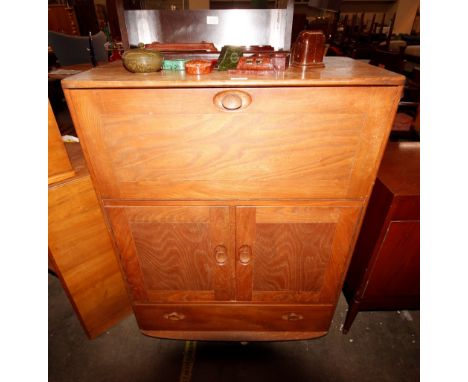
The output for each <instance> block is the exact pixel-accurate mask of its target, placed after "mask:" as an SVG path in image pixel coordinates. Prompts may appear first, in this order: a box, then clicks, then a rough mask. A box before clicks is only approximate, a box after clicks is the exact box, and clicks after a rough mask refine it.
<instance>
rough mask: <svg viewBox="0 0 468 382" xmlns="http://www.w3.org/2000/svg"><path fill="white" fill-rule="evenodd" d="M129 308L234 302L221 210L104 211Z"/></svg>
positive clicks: (227, 231) (226, 213) (228, 235)
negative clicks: (131, 304)
mask: <svg viewBox="0 0 468 382" xmlns="http://www.w3.org/2000/svg"><path fill="white" fill-rule="evenodd" d="M106 211H107V214H108V217H109V221H110V224H111V227H112V231H113V235H114V238H115V242H116V245H117V247H118V253H119V258H120V261H121V264H122V268H123V270H124V273H125V277H126V280H127V283H128V287H129V291H130V294H131V297H132V300H133V302H134V303H171V302H190V301H194V302H196V301H200V302H203V301H232V300H234V299H235V270H234V269H235V263H234V250H233V247H234V230H235V229H234V228H233V227H232V224H231V222H233V221H234V219H230V208H229V207H224V206H221V207H219V206H174V205H171V206H108V207H106Z"/></svg>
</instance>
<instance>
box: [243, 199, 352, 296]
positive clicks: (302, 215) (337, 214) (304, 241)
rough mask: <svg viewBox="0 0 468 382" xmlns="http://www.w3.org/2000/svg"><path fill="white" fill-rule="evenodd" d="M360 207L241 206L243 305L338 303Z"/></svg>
mask: <svg viewBox="0 0 468 382" xmlns="http://www.w3.org/2000/svg"><path fill="white" fill-rule="evenodd" d="M360 211H361V208H360V207H330V206H327V207H317V206H289V207H237V208H236V279H237V298H238V300H240V301H254V302H268V303H271V302H285V303H334V302H335V301H336V299H337V297H338V294H339V291H340V289H341V284H342V281H343V277H344V273H345V271H346V267H347V265H348V262H349V257H350V247H351V244H352V242H353V238H354V234H355V227H356V222H357V220H358V218H359V214H360Z"/></svg>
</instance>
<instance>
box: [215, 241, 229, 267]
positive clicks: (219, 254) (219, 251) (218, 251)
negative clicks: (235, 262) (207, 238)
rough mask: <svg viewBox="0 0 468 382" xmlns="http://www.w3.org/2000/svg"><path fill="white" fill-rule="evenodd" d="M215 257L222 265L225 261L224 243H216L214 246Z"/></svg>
mask: <svg viewBox="0 0 468 382" xmlns="http://www.w3.org/2000/svg"><path fill="white" fill-rule="evenodd" d="M214 251H215V259H216V262H217V263H218V264H219V265H223V264H224V263H226V261H227V250H226V247H225V246H224V245H218V246H216V248H215V250H214Z"/></svg>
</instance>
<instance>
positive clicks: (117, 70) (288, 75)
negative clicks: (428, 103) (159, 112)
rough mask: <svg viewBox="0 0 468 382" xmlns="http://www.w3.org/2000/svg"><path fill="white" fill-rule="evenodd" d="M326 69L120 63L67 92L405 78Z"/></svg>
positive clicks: (341, 63)
mask: <svg viewBox="0 0 468 382" xmlns="http://www.w3.org/2000/svg"><path fill="white" fill-rule="evenodd" d="M324 62H325V68H321V69H313V70H310V71H307V72H304V71H302V70H301V69H297V68H289V69H287V70H286V71H283V72H276V73H274V74H262V75H241V76H240V75H229V73H228V72H226V71H222V72H219V71H213V72H212V73H210V74H206V75H199V76H197V75H189V74H186V73H185V72H180V71H165V70H163V71H159V72H156V73H144V74H135V73H130V72H128V71H127V70H126V69H125V68H124V67H123V65H122V62H121V61H116V62H112V63H110V64H108V65H105V66H102V67H100V66H98V67H96V68H93V69H91V70H88V71H86V72H83V73H80V74H77V75H74V76H70V77H67V78H66V79H64V80H63V81H62V86H63V87H64V88H68V89H73V88H82V89H83V88H158V87H185V88H186V87H246V86H247V87H248V86H256V87H257V86H279V85H281V86H359V85H367V86H369V85H377V86H383V85H387V86H396V85H403V83H404V80H405V77H404V76H402V75H399V74H396V73H393V72H390V71H387V70H385V69H382V68H379V67H376V66H372V65H368V64H365V63H362V62H360V61H357V60H353V59H351V58H348V57H325V59H324Z"/></svg>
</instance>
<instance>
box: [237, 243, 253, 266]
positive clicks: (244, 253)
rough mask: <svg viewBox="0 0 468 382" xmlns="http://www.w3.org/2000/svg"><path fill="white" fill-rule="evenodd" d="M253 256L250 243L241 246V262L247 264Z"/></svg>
mask: <svg viewBox="0 0 468 382" xmlns="http://www.w3.org/2000/svg"><path fill="white" fill-rule="evenodd" d="M251 258H252V250H251V249H250V247H249V246H248V245H243V246H242V247H240V248H239V261H240V262H241V264H244V265H247V264H248V263H250V260H251Z"/></svg>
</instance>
